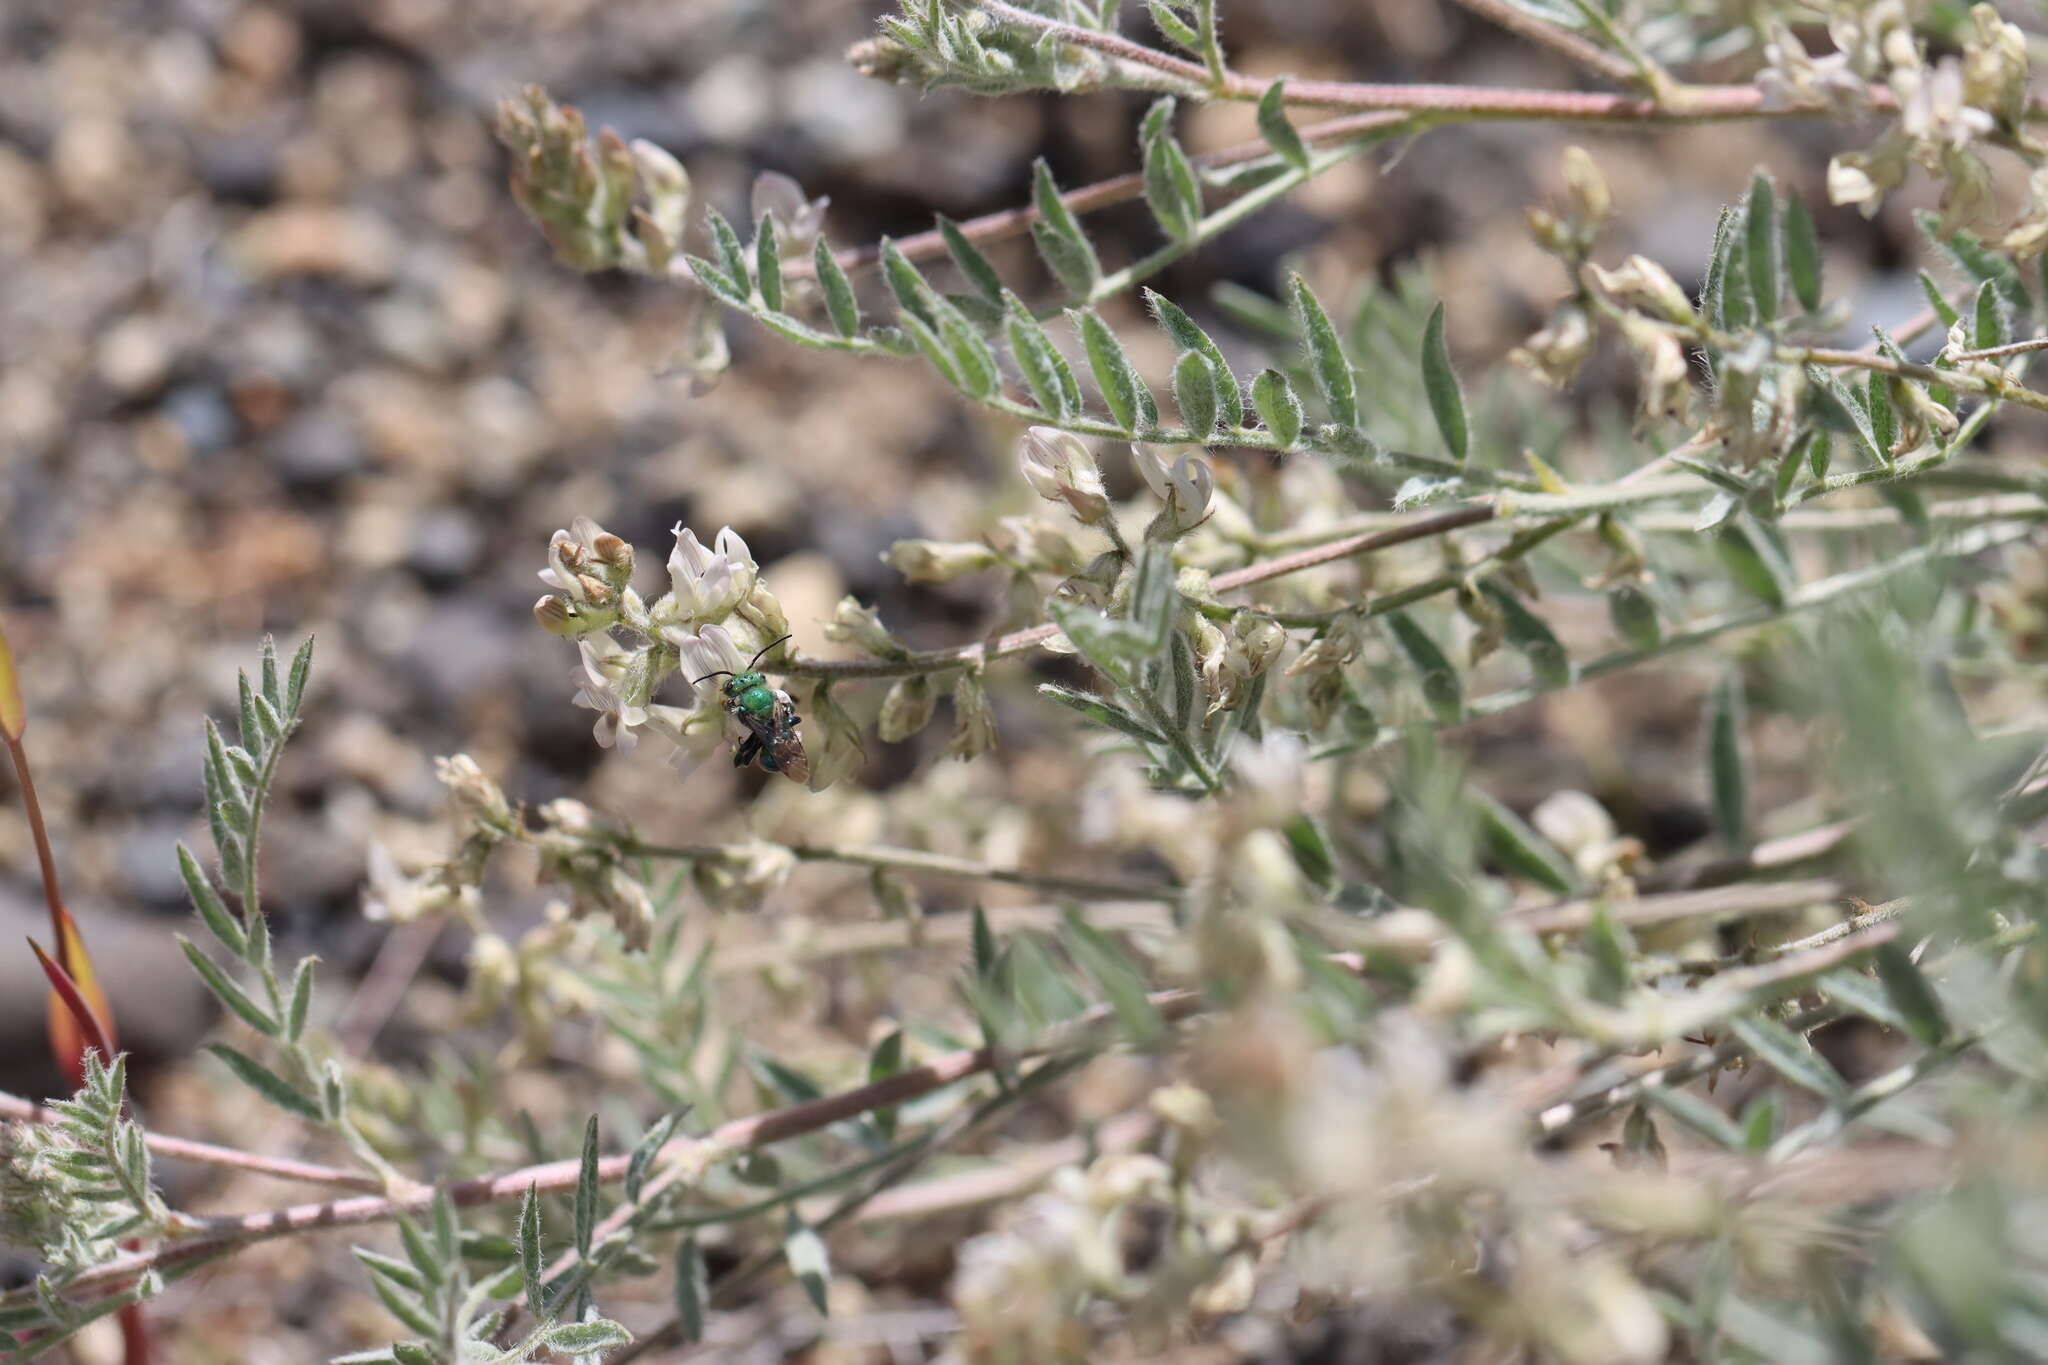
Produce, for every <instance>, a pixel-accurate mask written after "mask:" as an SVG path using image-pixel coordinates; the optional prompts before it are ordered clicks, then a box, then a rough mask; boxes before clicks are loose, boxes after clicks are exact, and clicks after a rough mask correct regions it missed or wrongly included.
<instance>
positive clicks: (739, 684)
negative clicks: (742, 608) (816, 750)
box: [697, 635, 811, 782]
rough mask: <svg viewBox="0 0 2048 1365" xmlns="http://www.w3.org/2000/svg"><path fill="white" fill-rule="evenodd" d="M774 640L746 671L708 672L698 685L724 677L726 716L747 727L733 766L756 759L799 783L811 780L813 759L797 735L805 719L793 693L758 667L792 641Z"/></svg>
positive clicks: (769, 770) (766, 645)
mask: <svg viewBox="0 0 2048 1365" xmlns="http://www.w3.org/2000/svg"><path fill="white" fill-rule="evenodd" d="M790 638H791V637H790V636H787V635H785V636H783V637H782V640H771V641H769V642H768V643H767V644H765V645H763V646H761V649H760V651H759V653H756V654H755V655H754V657H753V659H752V660H751V661H749V663H748V664H747V667H746V671H744V672H741V673H729V672H726V671H724V670H722V669H721V670H720V671H719V672H716V673H706V674H705V675H704V676H703V677H701V678H699V679H697V681H698V682H700V683H703V682H709V681H711V679H713V678H724V679H725V680H726V682H725V686H723V687H721V688H720V689H719V691H720V692H722V693H724V695H725V709H726V713H727V714H728V715H730V716H732V718H733V719H735V720H737V721H738V722H739V723H740V724H742V725H744V726H745V727H746V728H747V737H746V738H745V739H744V740H741V741H740V747H739V748H738V749H737V750H735V751H734V753H733V756H732V766H733V767H735V768H744V767H746V766H747V765H748V764H749V763H752V762H753V761H754V760H755V759H756V758H758V759H760V760H761V766H762V768H764V769H765V770H767V771H768V772H771V773H781V774H783V775H784V776H786V777H789V778H791V779H793V780H794V781H797V782H805V781H809V780H810V776H811V760H810V759H809V758H807V757H806V756H805V755H804V741H803V737H802V736H801V735H799V734H797V732H796V728H797V726H798V725H799V724H800V723H801V722H802V720H803V718H802V717H801V716H799V715H797V713H796V703H795V702H794V701H792V700H791V699H790V695H789V693H787V692H785V691H783V690H782V689H781V688H779V687H770V686H769V685H768V675H767V674H765V673H762V672H761V671H760V670H758V669H756V668H755V667H754V665H755V664H758V663H760V662H761V655H762V654H766V653H767V652H768V651H769V650H771V649H773V648H775V646H777V645H779V644H781V643H782V641H783V640H787V639H790Z"/></svg>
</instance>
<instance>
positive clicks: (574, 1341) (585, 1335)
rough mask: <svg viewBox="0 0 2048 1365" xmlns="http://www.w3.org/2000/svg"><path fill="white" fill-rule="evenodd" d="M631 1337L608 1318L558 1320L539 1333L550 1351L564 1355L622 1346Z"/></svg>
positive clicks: (631, 1336) (581, 1353)
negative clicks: (577, 1320) (585, 1320)
mask: <svg viewBox="0 0 2048 1365" xmlns="http://www.w3.org/2000/svg"><path fill="white" fill-rule="evenodd" d="M632 1339H633V1334H632V1333H631V1332H628V1331H627V1330H626V1329H625V1328H624V1327H622V1326H620V1325H619V1324H618V1323H616V1322H613V1321H612V1320H611V1319H609V1318H592V1319H591V1320H590V1321H588V1322H558V1323H556V1324H555V1325H554V1326H553V1327H550V1328H548V1329H547V1331H545V1332H543V1333H542V1334H541V1340H542V1341H544V1342H546V1343H547V1345H548V1349H549V1350H551V1351H560V1352H561V1353H562V1354H564V1355H585V1354H588V1353H589V1352H591V1351H603V1350H607V1349H609V1348H610V1347H613V1346H624V1345H625V1344H626V1343H627V1342H629V1341H631V1340H632Z"/></svg>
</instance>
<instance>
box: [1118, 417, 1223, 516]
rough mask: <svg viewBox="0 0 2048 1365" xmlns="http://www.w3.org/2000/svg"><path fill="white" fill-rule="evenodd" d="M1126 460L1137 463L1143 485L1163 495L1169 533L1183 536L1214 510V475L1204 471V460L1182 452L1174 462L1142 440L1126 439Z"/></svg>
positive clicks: (1206, 469) (1215, 498) (1215, 497)
mask: <svg viewBox="0 0 2048 1365" xmlns="http://www.w3.org/2000/svg"><path fill="white" fill-rule="evenodd" d="M1130 463H1133V465H1137V467H1139V477H1141V479H1145V485H1147V487H1149V489H1151V491H1153V493H1157V495H1159V497H1163V499H1165V514H1163V526H1161V530H1165V532H1167V534H1169V536H1184V534H1188V532H1190V530H1194V528H1196V526H1200V524H1202V522H1206V520H1208V518H1210V516H1214V512H1217V477H1214V475H1212V473H1210V471H1208V463H1206V460H1200V458H1196V454H1194V452H1192V450H1190V452H1182V454H1180V456H1178V458H1176V460H1174V463H1171V465H1167V463H1165V454H1161V452H1159V450H1157V448H1155V446H1147V444H1145V442H1137V440H1135V442H1130Z"/></svg>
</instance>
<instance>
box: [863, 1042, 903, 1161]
mask: <svg viewBox="0 0 2048 1365" xmlns="http://www.w3.org/2000/svg"><path fill="white" fill-rule="evenodd" d="M901 1070H903V1030H902V1029H900V1028H899V1029H891V1030H890V1031H889V1032H888V1033H886V1034H884V1035H883V1036H882V1040H881V1041H880V1042H878V1043H876V1044H875V1046H874V1050H873V1051H871V1052H870V1053H868V1084H869V1085H874V1084H875V1083H876V1082H878V1081H886V1080H888V1079H889V1078H890V1077H891V1076H894V1075H895V1074H896V1073H897V1072H899V1071H901ZM896 1110H897V1106H896V1105H893V1104H885V1105H883V1106H882V1107H881V1108H879V1109H876V1110H873V1111H871V1112H870V1113H869V1115H868V1117H869V1119H871V1120H872V1121H873V1122H874V1125H875V1128H876V1130H877V1131H878V1132H880V1133H881V1135H882V1136H883V1137H884V1138H893V1137H895V1136H896Z"/></svg>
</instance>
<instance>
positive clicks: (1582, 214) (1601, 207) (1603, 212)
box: [1564, 146, 1614, 230]
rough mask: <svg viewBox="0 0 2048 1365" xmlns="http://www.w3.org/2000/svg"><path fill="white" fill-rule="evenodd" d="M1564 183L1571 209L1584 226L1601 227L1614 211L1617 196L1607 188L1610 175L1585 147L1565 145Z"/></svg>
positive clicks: (1589, 227) (1590, 227)
mask: <svg viewBox="0 0 2048 1365" xmlns="http://www.w3.org/2000/svg"><path fill="white" fill-rule="evenodd" d="M1564 187H1565V194H1566V196H1567V198H1568V199H1569V201H1570V203H1571V207H1572V213H1573V215H1574V216H1575V217H1577V219H1578V220H1579V224H1580V226H1582V227H1583V228H1586V229H1589V230H1590V229H1595V228H1598V227H1599V226H1600V224H1602V223H1604V222H1606V221H1607V218H1608V215H1609V214H1611V213H1613V212H1614V196H1613V195H1612V194H1611V193H1609V191H1608V189H1607V179H1606V177H1605V176H1603V175H1601V174H1600V167H1599V166H1597V165H1596V164H1594V161H1593V157H1592V154H1591V153H1589V152H1588V151H1587V150H1586V149H1585V148H1584V147H1577V146H1573V147H1567V148H1565V149H1564Z"/></svg>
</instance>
